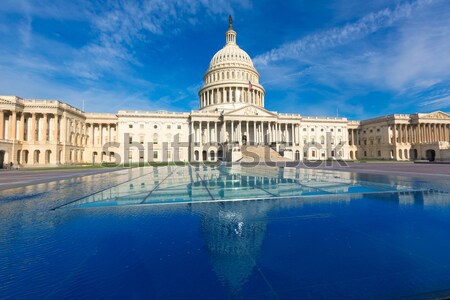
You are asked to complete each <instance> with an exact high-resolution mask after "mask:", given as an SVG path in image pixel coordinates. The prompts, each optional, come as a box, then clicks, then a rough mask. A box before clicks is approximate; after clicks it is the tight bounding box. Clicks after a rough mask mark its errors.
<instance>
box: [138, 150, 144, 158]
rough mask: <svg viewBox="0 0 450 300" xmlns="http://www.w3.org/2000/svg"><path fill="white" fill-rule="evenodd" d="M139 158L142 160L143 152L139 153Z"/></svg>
mask: <svg viewBox="0 0 450 300" xmlns="http://www.w3.org/2000/svg"><path fill="white" fill-rule="evenodd" d="M139 158H140V159H144V151H143V150H140V151H139Z"/></svg>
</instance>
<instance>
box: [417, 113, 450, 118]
mask: <svg viewBox="0 0 450 300" xmlns="http://www.w3.org/2000/svg"><path fill="white" fill-rule="evenodd" d="M420 118H423V119H441V120H450V114H448V113H445V112H442V111H435V112H432V113H429V114H422V115H421V116H420Z"/></svg>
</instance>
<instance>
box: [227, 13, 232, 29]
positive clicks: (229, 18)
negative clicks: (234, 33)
mask: <svg viewBox="0 0 450 300" xmlns="http://www.w3.org/2000/svg"><path fill="white" fill-rule="evenodd" d="M228 22H229V23H230V25H228V29H233V18H232V17H231V15H230V16H229V17H228Z"/></svg>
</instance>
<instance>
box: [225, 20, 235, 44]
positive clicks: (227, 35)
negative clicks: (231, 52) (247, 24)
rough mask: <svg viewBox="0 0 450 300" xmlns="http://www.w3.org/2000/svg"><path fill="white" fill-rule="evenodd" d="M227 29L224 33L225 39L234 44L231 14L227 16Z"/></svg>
mask: <svg viewBox="0 0 450 300" xmlns="http://www.w3.org/2000/svg"><path fill="white" fill-rule="evenodd" d="M228 23H229V25H228V30H227V32H226V33H225V40H226V43H227V45H228V44H234V45H235V44H236V31H234V30H233V18H232V17H231V16H229V17H228Z"/></svg>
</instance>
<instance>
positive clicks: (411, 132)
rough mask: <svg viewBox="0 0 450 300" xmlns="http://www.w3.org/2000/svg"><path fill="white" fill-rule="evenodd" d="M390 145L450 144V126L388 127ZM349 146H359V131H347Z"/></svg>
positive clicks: (439, 124) (434, 124)
mask: <svg viewBox="0 0 450 300" xmlns="http://www.w3.org/2000/svg"><path fill="white" fill-rule="evenodd" d="M390 132H391V133H392V135H391V136H390V139H389V143H390V144H418V143H433V142H450V124H441V123H418V124H395V125H391V126H390ZM348 134H349V144H350V145H359V143H358V142H359V141H360V138H361V129H348Z"/></svg>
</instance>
